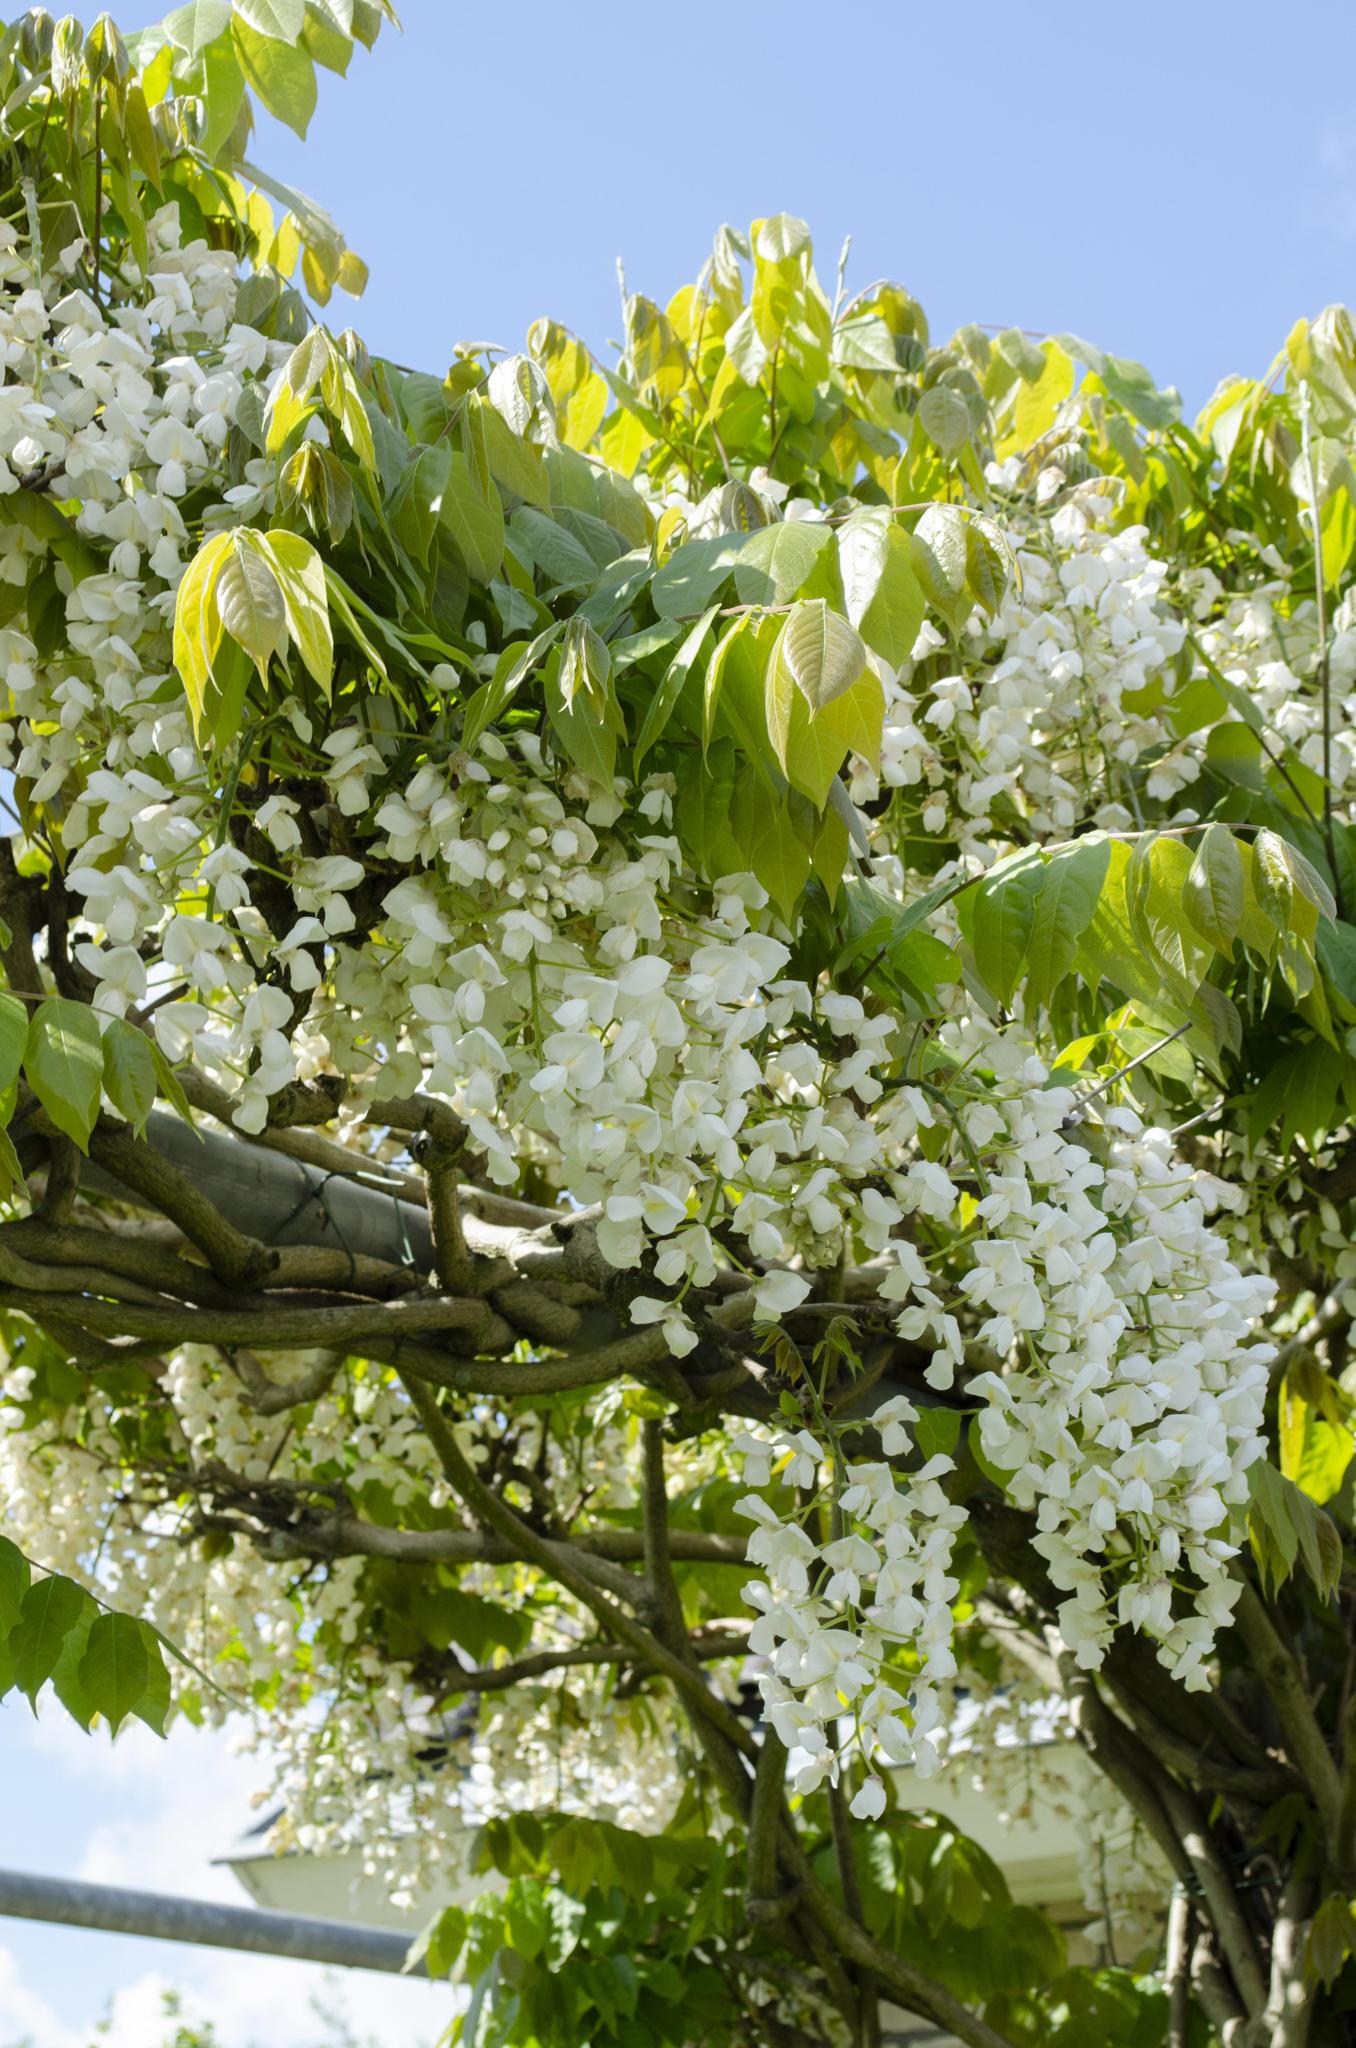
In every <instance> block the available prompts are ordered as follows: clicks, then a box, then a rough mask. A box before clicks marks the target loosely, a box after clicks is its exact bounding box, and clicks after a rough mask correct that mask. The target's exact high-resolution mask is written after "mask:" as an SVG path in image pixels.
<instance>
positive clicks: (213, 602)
mask: <svg viewBox="0 0 1356 2048" xmlns="http://www.w3.org/2000/svg"><path fill="white" fill-rule="evenodd" d="M234 548H235V536H234V535H233V534H231V533H219V534H217V535H216V536H215V537H214V538H213V539H212V540H209V541H206V542H204V544H203V546H202V547H200V548H199V550H198V552H197V554H196V555H195V556H194V557H193V560H192V561H191V562H190V563H189V565H188V568H187V569H186V570H185V572H184V575H183V577H182V579H181V581H180V583H179V588H178V590H177V591H176V592H175V598H174V666H175V668H176V669H177V670H178V672H179V680H180V682H181V683H182V684H183V686H184V695H185V697H186V698H187V700H188V709H189V715H190V716H191V718H192V720H193V729H194V731H195V732H196V733H197V734H198V736H199V738H201V736H202V724H203V715H204V711H205V707H206V702H207V687H208V684H209V683H210V682H211V680H212V672H213V664H214V663H215V661H216V657H217V650H218V649H219V647H220V646H221V636H222V630H223V628H222V622H221V613H220V610H219V609H218V605H217V585H218V583H219V582H220V580H221V572H222V570H223V569H224V568H225V566H226V563H227V562H228V561H229V560H230V558H231V556H232V553H233V551H234Z"/></svg>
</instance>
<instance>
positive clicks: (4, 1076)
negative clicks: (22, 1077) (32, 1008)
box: [0, 994, 28, 1095]
mask: <svg viewBox="0 0 1356 2048" xmlns="http://www.w3.org/2000/svg"><path fill="white" fill-rule="evenodd" d="M27 1046H28V1005H27V1003H21V1002H20V1000H19V998H18V997H17V996H11V995H6V994H0V1095H4V1094H7V1093H8V1092H9V1090H10V1089H11V1088H12V1087H13V1086H14V1083H15V1082H16V1081H17V1080H18V1078H19V1069H20V1067H21V1066H22V1065H23V1058H24V1053H25V1051H26V1049H27Z"/></svg>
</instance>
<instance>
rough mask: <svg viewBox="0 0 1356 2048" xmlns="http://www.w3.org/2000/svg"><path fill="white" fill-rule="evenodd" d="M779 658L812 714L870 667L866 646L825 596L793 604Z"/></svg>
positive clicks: (782, 637)
mask: <svg viewBox="0 0 1356 2048" xmlns="http://www.w3.org/2000/svg"><path fill="white" fill-rule="evenodd" d="M776 658H777V659H779V660H780V661H781V662H782V663H783V665H784V666H785V668H786V670H787V672H788V674H789V675H790V677H791V679H792V681H793V682H794V683H795V685H796V688H797V689H798V690H799V691H800V693H801V696H802V697H803V698H804V699H805V701H806V703H807V704H808V705H809V707H810V711H811V714H812V715H813V714H814V713H815V712H817V711H821V710H822V709H823V708H824V706H825V705H826V704H831V703H832V702H833V700H834V698H835V697H841V696H842V695H843V692H844V691H845V690H850V689H851V688H852V685H853V684H854V683H855V682H856V680H857V678H858V677H859V676H860V675H861V673H862V670H863V669H864V668H865V667H866V649H865V647H864V646H863V645H862V643H861V640H860V639H859V638H858V636H857V634H856V633H854V632H853V630H852V628H851V626H849V625H848V623H847V621H846V619H841V618H839V616H838V614H837V612H834V611H830V609H829V607H828V605H827V604H825V602H824V600H823V598H822V597H816V598H808V599H806V600H804V601H803V602H802V603H800V604H796V605H793V606H792V608H791V610H790V612H789V613H788V614H787V618H786V623H785V625H784V626H783V627H782V632H781V639H780V641H779V642H778V653H777V657H776Z"/></svg>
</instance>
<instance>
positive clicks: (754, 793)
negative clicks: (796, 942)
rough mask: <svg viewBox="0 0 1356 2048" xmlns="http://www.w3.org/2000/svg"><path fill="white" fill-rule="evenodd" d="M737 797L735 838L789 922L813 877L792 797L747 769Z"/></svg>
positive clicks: (739, 785)
mask: <svg viewBox="0 0 1356 2048" xmlns="http://www.w3.org/2000/svg"><path fill="white" fill-rule="evenodd" d="M735 794H736V812H735V818H734V820H733V823H734V829H735V834H736V837H737V838H738V840H739V843H740V846H741V847H742V848H743V849H744V850H745V852H746V854H747V856H748V864H749V866H750V867H751V868H752V869H753V872H754V874H755V875H756V876H757V877H758V880H759V881H760V882H761V883H762V885H763V887H764V888H765V889H766V890H767V893H768V895H769V896H770V897H771V898H772V901H773V902H774V903H775V904H776V906H777V908H778V910H779V911H780V912H781V913H782V916H783V917H786V918H788V919H789V918H790V917H791V916H792V914H793V912H794V911H795V907H796V904H797V903H798V902H799V900H800V894H801V891H802V890H803V889H804V887H805V884H806V882H807V881H808V880H809V878H810V855H809V851H808V849H807V847H806V845H805V842H804V840H803V839H802V838H801V837H800V835H799V833H798V832H797V831H796V828H795V823H794V821H793V818H792V813H791V798H790V797H789V796H778V795H776V794H775V793H774V792H773V791H772V790H770V789H769V788H768V786H767V784H766V783H765V782H764V781H763V780H762V779H761V777H759V776H758V775H756V774H755V773H754V772H753V771H752V770H747V769H746V770H745V772H744V774H743V776H742V777H741V778H740V781H739V783H738V784H737V786H736V792H735Z"/></svg>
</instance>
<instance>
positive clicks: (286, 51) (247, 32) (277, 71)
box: [232, 14, 316, 141]
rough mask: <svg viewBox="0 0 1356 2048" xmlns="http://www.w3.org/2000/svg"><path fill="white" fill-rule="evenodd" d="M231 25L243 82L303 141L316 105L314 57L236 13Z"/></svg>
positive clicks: (261, 103) (296, 45)
mask: <svg viewBox="0 0 1356 2048" xmlns="http://www.w3.org/2000/svg"><path fill="white" fill-rule="evenodd" d="M232 26H233V32H234V35H235V47H236V55H237V56H238V57H239V59H240V68H241V70H242V71H243V72H244V74H245V83H246V84H247V85H248V86H249V87H250V88H251V89H252V90H253V91H254V93H255V94H256V95H257V97H258V99H259V103H260V105H261V106H263V107H264V108H266V109H267V111H268V112H269V113H270V114H272V115H273V116H274V117H275V118H276V119H277V120H279V121H281V122H283V123H284V124H285V125H286V126H287V127H288V128H291V129H293V130H294V132H295V133H296V134H298V135H300V136H301V138H302V139H303V141H304V140H305V137H306V130H307V128H308V127H309V125H310V120H311V116H312V114H313V113H314V112H315V106H316V84H315V63H314V61H313V59H312V58H311V57H309V56H308V55H307V53H306V51H305V50H303V49H302V48H301V47H300V46H299V45H298V44H294V43H288V42H280V41H278V40H277V39H276V38H275V37H273V36H271V35H261V34H260V33H259V31H258V30H257V29H254V28H251V27H250V25H249V23H248V22H247V21H244V20H242V19H241V18H240V16H239V15H238V14H237V16H236V18H235V20H234V22H233V24H232Z"/></svg>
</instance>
